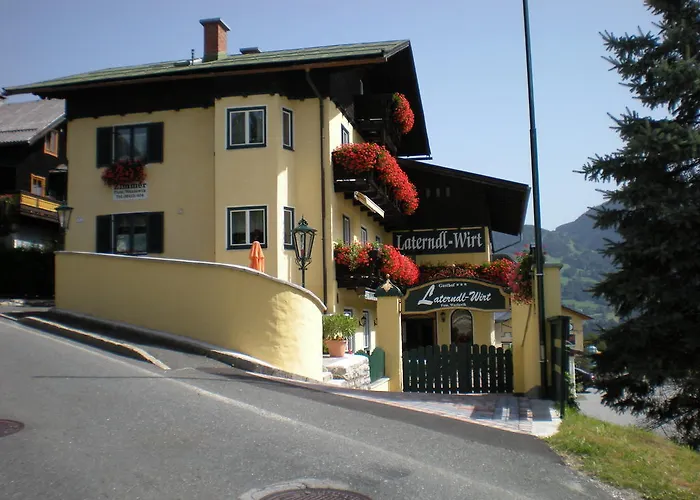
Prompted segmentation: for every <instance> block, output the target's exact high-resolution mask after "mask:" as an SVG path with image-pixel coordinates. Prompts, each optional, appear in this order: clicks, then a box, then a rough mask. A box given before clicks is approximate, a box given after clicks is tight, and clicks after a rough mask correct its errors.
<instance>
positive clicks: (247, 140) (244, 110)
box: [226, 106, 267, 149]
mask: <svg viewBox="0 0 700 500" xmlns="http://www.w3.org/2000/svg"><path fill="white" fill-rule="evenodd" d="M252 111H262V112H263V127H262V129H263V137H262V142H250V120H249V118H248V116H249V114H250V113H251V112H252ZM236 113H244V114H245V121H244V123H245V142H244V143H243V144H233V142H232V141H231V130H232V129H231V116H232V115H234V114H236ZM266 146H267V106H246V107H240V108H226V149H242V148H264V147H266Z"/></svg>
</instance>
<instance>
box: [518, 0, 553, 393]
mask: <svg viewBox="0 0 700 500" xmlns="http://www.w3.org/2000/svg"><path fill="white" fill-rule="evenodd" d="M523 24H524V28H525V59H526V63H527V91H528V105H529V108H530V166H531V168H532V207H533V211H534V212H535V276H536V280H535V281H536V283H537V299H538V300H537V306H538V307H537V316H538V318H539V327H540V377H541V379H542V385H541V387H542V389H541V392H543V391H544V387H545V385H546V382H547V366H546V359H544V358H545V353H546V349H545V342H546V338H547V331H546V328H547V326H546V318H545V317H544V252H543V251H542V221H541V219H540V175H539V166H538V159H537V127H536V126H535V93H534V89H533V84H532V54H531V49H530V12H529V9H528V4H527V0H523Z"/></svg>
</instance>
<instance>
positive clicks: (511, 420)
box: [258, 375, 561, 437]
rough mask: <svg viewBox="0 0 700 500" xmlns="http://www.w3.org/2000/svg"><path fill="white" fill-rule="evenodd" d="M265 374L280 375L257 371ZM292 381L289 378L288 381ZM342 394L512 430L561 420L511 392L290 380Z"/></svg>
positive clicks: (544, 405) (547, 429)
mask: <svg viewBox="0 0 700 500" xmlns="http://www.w3.org/2000/svg"><path fill="white" fill-rule="evenodd" d="M258 376H262V377H264V378H275V379H276V378H277V377H270V376H267V375H258ZM285 382H288V383H290V381H285ZM291 383H293V384H296V385H302V386H307V387H311V388H313V389H315V390H321V391H324V392H329V393H332V394H336V395H339V396H345V397H351V398H358V399H363V400H365V401H372V402H374V403H380V404H385V405H390V406H395V407H398V408H404V409H407V410H412V411H419V412H424V413H430V414H433V415H439V416H441V417H445V418H451V419H455V420H461V421H463V422H470V423H473V424H479V425H484V426H487V427H493V428H497V429H501V430H504V431H509V432H517V433H520V434H530V435H533V436H538V437H546V436H551V435H552V434H555V433H556V432H557V430H558V429H559V425H560V424H561V419H560V418H559V413H558V411H556V410H555V409H554V408H553V404H552V402H551V401H548V400H542V399H531V398H527V397H518V396H514V395H512V394H426V393H415V392H380V391H365V390H357V389H347V388H340V387H335V386H331V385H326V384H311V383H308V382H297V381H294V382H291Z"/></svg>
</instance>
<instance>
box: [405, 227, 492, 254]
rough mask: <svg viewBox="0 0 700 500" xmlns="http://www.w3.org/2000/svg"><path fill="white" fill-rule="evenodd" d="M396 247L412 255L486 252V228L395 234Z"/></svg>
mask: <svg viewBox="0 0 700 500" xmlns="http://www.w3.org/2000/svg"><path fill="white" fill-rule="evenodd" d="M394 246H395V247H396V248H397V249H398V250H399V251H400V252H402V253H407V254H411V255H423V254H439V253H477V252H485V251H486V237H485V235H484V228H483V227H479V228H475V229H449V230H447V229H446V230H434V231H411V232H405V233H400V232H399V233H394Z"/></svg>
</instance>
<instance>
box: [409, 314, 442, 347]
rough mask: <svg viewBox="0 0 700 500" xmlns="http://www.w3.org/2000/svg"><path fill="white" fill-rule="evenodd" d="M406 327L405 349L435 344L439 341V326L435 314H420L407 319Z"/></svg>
mask: <svg viewBox="0 0 700 500" xmlns="http://www.w3.org/2000/svg"><path fill="white" fill-rule="evenodd" d="M405 322H406V328H405V332H404V333H405V335H404V342H403V350H404V351H406V350H409V349H415V348H417V347H425V346H429V345H435V344H436V343H437V338H436V337H437V328H436V326H437V325H436V324H435V315H430V316H420V317H417V318H409V317H407V318H406V319H405Z"/></svg>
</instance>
